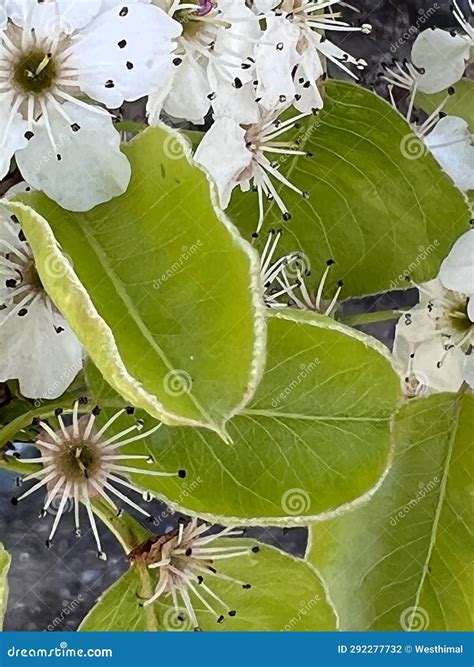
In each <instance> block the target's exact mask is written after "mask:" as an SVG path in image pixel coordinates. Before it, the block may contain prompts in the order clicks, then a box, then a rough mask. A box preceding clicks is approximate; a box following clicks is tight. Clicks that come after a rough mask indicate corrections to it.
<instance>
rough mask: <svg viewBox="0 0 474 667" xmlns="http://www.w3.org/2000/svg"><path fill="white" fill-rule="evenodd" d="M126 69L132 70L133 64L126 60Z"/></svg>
mask: <svg viewBox="0 0 474 667" xmlns="http://www.w3.org/2000/svg"><path fill="white" fill-rule="evenodd" d="M125 65H126V68H127V69H133V63H131V62H130V60H127V62H126V63H125Z"/></svg>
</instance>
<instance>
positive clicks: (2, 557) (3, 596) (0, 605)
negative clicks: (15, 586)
mask: <svg viewBox="0 0 474 667" xmlns="http://www.w3.org/2000/svg"><path fill="white" fill-rule="evenodd" d="M9 567H10V556H9V555H8V553H7V552H6V551H5V549H4V548H3V546H2V545H1V544H0V630H1V629H2V627H3V617H4V616H5V611H6V609H7V599H8V582H7V574H8V568H9Z"/></svg>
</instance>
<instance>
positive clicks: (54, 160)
mask: <svg viewBox="0 0 474 667" xmlns="http://www.w3.org/2000/svg"><path fill="white" fill-rule="evenodd" d="M62 109H63V111H64V112H65V113H66V114H67V115H68V117H69V118H70V119H71V121H72V123H73V125H74V124H76V125H75V128H76V131H74V130H73V129H72V128H71V126H70V124H69V123H68V122H67V121H66V120H65V119H64V118H63V116H61V115H60V114H59V113H58V112H57V111H56V110H55V109H52V108H49V110H48V117H49V121H50V126H51V130H52V135H53V137H54V141H55V144H56V147H57V151H58V154H59V155H60V158H61V159H60V160H59V159H58V157H57V155H56V152H55V150H54V149H53V147H52V144H51V141H50V138H49V136H48V132H47V127H46V124H45V121H44V117H42V118H41V119H40V120H39V121H38V123H37V124H36V125H35V127H34V131H35V134H34V137H33V138H32V139H31V140H30V142H29V144H28V146H27V147H26V148H25V149H23V150H22V151H19V152H18V154H17V162H18V166H19V168H20V171H21V173H22V175H23V178H24V179H25V180H26V181H28V183H30V184H31V185H32V186H33V187H34V188H36V189H37V190H42V191H43V192H45V194H47V195H48V197H51V199H54V200H55V201H57V202H58V204H60V205H61V206H63V207H64V208H66V209H69V210H71V211H88V210H89V209H91V208H93V207H94V206H96V205H97V204H100V203H102V202H105V201H109V200H110V199H112V198H113V197H117V196H118V195H121V194H123V193H124V192H125V190H126V189H127V187H128V184H129V182H130V174H131V170H130V164H129V162H128V160H127V158H126V157H125V155H124V154H123V153H122V152H121V151H120V135H119V133H118V132H117V131H116V130H115V128H114V126H113V123H112V119H111V118H110V117H109V116H106V115H104V114H97V113H95V112H94V111H88V110H87V109H85V108H80V107H76V106H75V105H74V104H73V103H70V102H66V103H65V104H63V105H62ZM77 128H79V129H77Z"/></svg>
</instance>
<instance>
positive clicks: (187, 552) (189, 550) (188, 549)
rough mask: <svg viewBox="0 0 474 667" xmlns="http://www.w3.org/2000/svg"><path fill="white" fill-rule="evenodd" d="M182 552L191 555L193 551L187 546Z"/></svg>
mask: <svg viewBox="0 0 474 667" xmlns="http://www.w3.org/2000/svg"><path fill="white" fill-rule="evenodd" d="M184 553H185V556H191V554H192V553H193V550H192V549H191V547H188V548H187V549H186V551H185V552H184Z"/></svg>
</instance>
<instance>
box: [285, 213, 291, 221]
mask: <svg viewBox="0 0 474 667" xmlns="http://www.w3.org/2000/svg"><path fill="white" fill-rule="evenodd" d="M283 220H284V221H285V222H288V220H291V213H290V212H289V211H286V212H285V213H283Z"/></svg>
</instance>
